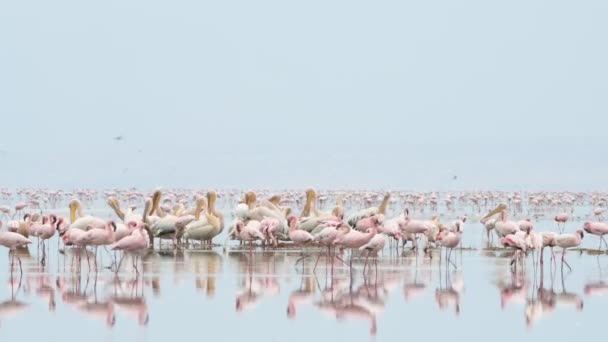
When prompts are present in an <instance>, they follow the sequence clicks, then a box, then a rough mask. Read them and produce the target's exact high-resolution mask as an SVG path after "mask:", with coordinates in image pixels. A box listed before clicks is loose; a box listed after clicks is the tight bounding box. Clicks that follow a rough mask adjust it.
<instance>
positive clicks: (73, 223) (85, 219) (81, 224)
mask: <svg viewBox="0 0 608 342" xmlns="http://www.w3.org/2000/svg"><path fill="white" fill-rule="evenodd" d="M69 205H70V226H69V227H68V228H69V229H82V230H89V229H91V228H99V229H105V227H106V221H105V220H103V219H101V218H99V217H95V216H91V215H84V214H83V213H82V205H81V204H80V201H79V200H77V199H73V200H71V201H70V204H69Z"/></svg>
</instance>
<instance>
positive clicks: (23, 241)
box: [0, 232, 32, 273]
mask: <svg viewBox="0 0 608 342" xmlns="http://www.w3.org/2000/svg"><path fill="white" fill-rule="evenodd" d="M30 243H32V241H30V239H28V238H26V237H24V236H23V235H21V234H18V233H13V232H0V246H4V247H6V248H8V249H9V255H10V257H11V258H10V260H11V266H10V267H11V270H12V269H13V264H14V263H15V257H14V253H12V252H14V251H15V250H16V249H17V248H18V247H23V246H27V245H29V244H30ZM17 261H19V271H20V272H21V273H23V268H22V267H21V258H20V257H19V255H17Z"/></svg>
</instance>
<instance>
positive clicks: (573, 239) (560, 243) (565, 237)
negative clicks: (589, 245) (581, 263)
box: [555, 229, 585, 270]
mask: <svg viewBox="0 0 608 342" xmlns="http://www.w3.org/2000/svg"><path fill="white" fill-rule="evenodd" d="M584 236H585V234H584V233H583V231H582V230H581V229H579V230H577V231H576V232H575V233H574V234H559V235H557V236H556V237H555V245H556V246H557V247H561V248H562V249H563V251H562V269H563V267H564V264H566V266H568V269H570V270H572V268H571V267H570V265H569V264H568V262H567V261H566V259H565V257H566V250H568V248H573V247H578V246H579V245H580V244H581V241H582V240H583V237H584Z"/></svg>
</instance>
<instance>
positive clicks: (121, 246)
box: [110, 223, 148, 275]
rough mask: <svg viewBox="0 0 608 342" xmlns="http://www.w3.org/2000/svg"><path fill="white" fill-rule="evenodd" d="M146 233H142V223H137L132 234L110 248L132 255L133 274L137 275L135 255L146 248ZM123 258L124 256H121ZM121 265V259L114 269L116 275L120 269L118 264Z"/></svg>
mask: <svg viewBox="0 0 608 342" xmlns="http://www.w3.org/2000/svg"><path fill="white" fill-rule="evenodd" d="M146 235H147V233H146V232H145V231H144V225H143V224H142V223H137V228H136V229H135V231H133V233H132V234H131V235H129V236H127V237H125V238H123V239H121V240H120V241H117V242H115V243H114V244H112V245H111V246H110V249H111V250H115V251H117V250H118V251H125V252H128V253H131V254H134V260H133V267H134V268H135V272H136V273H137V275H139V270H138V269H137V253H139V252H141V251H143V250H145V249H146V248H148V238H147V237H146ZM123 258H124V256H123ZM121 263H122V259H121V260H120V263H118V266H117V267H116V273H118V270H119V269H120V264H121Z"/></svg>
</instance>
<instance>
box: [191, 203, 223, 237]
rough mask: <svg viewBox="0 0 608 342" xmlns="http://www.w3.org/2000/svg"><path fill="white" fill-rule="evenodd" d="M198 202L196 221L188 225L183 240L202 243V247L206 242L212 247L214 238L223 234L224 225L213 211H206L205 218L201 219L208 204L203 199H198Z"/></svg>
mask: <svg viewBox="0 0 608 342" xmlns="http://www.w3.org/2000/svg"><path fill="white" fill-rule="evenodd" d="M197 201H198V203H197V208H196V212H195V214H194V220H193V221H192V222H190V223H188V224H187V225H186V227H185V230H184V236H183V238H184V239H193V240H198V241H200V242H201V246H202V245H203V243H204V242H209V245H211V243H212V240H213V238H214V237H215V236H217V235H218V234H219V233H221V232H222V227H223V225H222V223H221V220H220V218H219V217H216V216H215V215H214V214H213V212H212V210H205V212H204V216H203V217H201V213H202V212H203V210H204V207H205V206H206V205H207V202H206V201H205V199H204V198H202V197H201V198H198V199H197Z"/></svg>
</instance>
